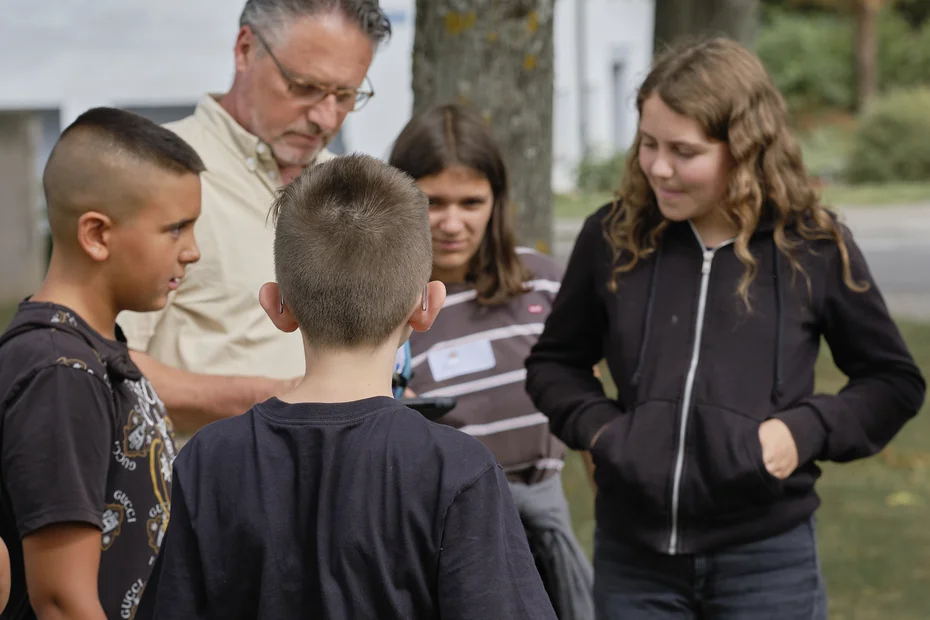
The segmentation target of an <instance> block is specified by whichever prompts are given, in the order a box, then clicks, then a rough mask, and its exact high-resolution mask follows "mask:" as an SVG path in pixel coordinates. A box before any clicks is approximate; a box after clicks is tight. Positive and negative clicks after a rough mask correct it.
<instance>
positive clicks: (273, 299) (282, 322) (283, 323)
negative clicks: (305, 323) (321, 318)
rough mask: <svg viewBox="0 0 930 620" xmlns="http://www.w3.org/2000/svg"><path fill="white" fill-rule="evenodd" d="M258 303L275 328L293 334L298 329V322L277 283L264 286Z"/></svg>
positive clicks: (259, 294)
mask: <svg viewBox="0 0 930 620" xmlns="http://www.w3.org/2000/svg"><path fill="white" fill-rule="evenodd" d="M258 301H259V303H261V305H262V308H264V310H265V314H267V315H268V318H269V319H271V322H272V323H274V326H275V327H277V328H278V329H280V330H281V331H282V332H292V331H294V330H296V329H297V327H298V325H297V320H296V319H295V318H294V315H292V314H291V311H290V310H288V308H287V304H286V303H285V301H284V299H283V298H282V297H281V289H279V288H278V284H277V283H276V282H268V283H266V284H264V285H263V286H262V288H261V289H260V290H259V291H258Z"/></svg>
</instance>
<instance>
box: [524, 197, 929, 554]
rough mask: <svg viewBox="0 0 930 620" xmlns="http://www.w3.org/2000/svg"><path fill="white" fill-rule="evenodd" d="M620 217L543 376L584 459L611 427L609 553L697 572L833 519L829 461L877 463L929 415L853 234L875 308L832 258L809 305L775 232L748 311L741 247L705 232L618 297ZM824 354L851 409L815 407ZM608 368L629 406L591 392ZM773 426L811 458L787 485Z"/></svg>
mask: <svg viewBox="0 0 930 620" xmlns="http://www.w3.org/2000/svg"><path fill="white" fill-rule="evenodd" d="M609 210H610V205H606V206H604V207H603V208H601V209H600V210H599V211H597V212H596V213H594V214H593V215H592V216H590V217H589V218H588V219H587V220H586V222H585V224H584V227H583V229H582V231H581V233H580V235H579V237H578V239H577V241H576V243H575V247H574V250H573V252H572V255H571V258H570V260H569V264H568V267H567V269H566V273H565V277H564V279H563V282H562V288H561V290H560V292H559V294H558V297H557V298H556V300H555V303H554V305H553V308H552V313H551V314H550V315H549V318H548V320H547V321H546V326H545V331H544V333H543V334H542V336H541V337H540V339H539V341H538V343H537V344H536V346H535V347H534V348H533V350H532V353H531V355H530V356H529V358H528V359H527V362H526V367H527V390H528V392H529V394H530V396H531V397H532V399H533V400H534V402H535V403H536V406H537V407H538V408H539V409H540V411H542V412H543V413H545V414H546V415H547V416H548V417H549V419H550V422H551V427H552V430H553V432H554V433H555V434H556V435H557V436H558V437H559V438H561V439H562V440H563V441H564V442H565V443H566V444H567V445H568V446H569V447H571V448H574V449H578V450H587V449H589V447H590V444H591V441H592V438H593V437H594V436H595V434H596V433H597V431H598V430H599V429H601V428H602V427H604V429H603V431H602V432H601V433H600V434H599V435H598V437H597V440H596V442H595V445H594V447H593V449H591V454H592V457H593V460H594V463H595V465H596V471H595V479H596V482H597V485H598V494H597V508H596V515H597V523H598V526H599V527H600V528H601V529H602V530H603V531H604V532H605V533H606V534H607V535H609V536H612V537H616V538H621V539H627V540H633V541H635V542H639V543H642V544H645V545H647V546H648V547H650V548H652V549H653V550H655V551H657V552H660V553H667V554H687V553H699V552H705V551H713V550H716V549H720V548H723V547H726V546H729V545H733V544H740V543H745V542H751V541H755V540H760V539H764V538H767V537H770V536H773V535H776V534H778V533H781V532H784V531H786V530H788V529H790V528H792V527H794V526H796V525H798V524H799V523H801V522H802V521H804V520H805V519H807V518H809V516H810V515H811V514H812V513H813V512H814V510H815V509H816V508H817V507H818V505H819V499H818V497H817V495H816V493H815V491H814V483H815V481H816V479H817V478H818V477H819V476H820V469H819V468H818V467H817V465H816V464H815V462H816V461H839V462H843V461H850V460H852V459H857V458H862V457H866V456H869V455H872V454H875V453H876V452H878V451H879V450H881V449H882V448H883V447H884V446H885V445H886V444H887V443H888V442H889V441H890V440H891V439H892V437H894V435H895V434H896V433H897V432H898V431H899V430H900V429H901V427H902V426H903V425H904V424H905V422H907V420H908V419H910V418H911V417H912V416H914V415H915V414H916V413H917V411H918V410H919V409H920V407H921V405H922V403H923V399H924V391H925V383H924V379H923V377H922V376H921V374H920V371H919V369H918V368H917V366H916V365H915V363H914V360H913V358H912V357H911V355H910V353H909V352H908V350H907V347H906V346H905V344H904V342H903V340H902V338H901V335H900V333H899V331H898V329H897V327H896V325H895V323H894V322H893V321H892V319H891V318H890V317H889V314H888V310H887V309H886V307H885V303H884V301H883V299H882V296H881V294H880V292H879V291H878V289H877V288H876V286H875V284H874V282H873V281H872V277H871V275H870V273H869V270H868V267H867V265H866V262H865V259H864V258H863V256H862V254H861V252H860V250H859V248H858V247H857V246H856V245H855V243H854V241H853V240H852V237H851V235H850V234H849V231H848V230H846V229H845V228H842V231H843V234H844V236H845V241H846V247H847V249H848V252H849V258H850V262H851V266H852V275H853V278H854V280H855V281H856V282H859V283H868V284H869V289H868V290H867V291H866V292H856V291H854V290H851V289H849V288H848V287H847V286H846V284H845V283H844V281H843V270H842V262H841V258H840V253H839V250H838V247H837V245H836V244H835V243H834V242H832V241H826V240H825V241H803V242H802V243H801V245H800V246H799V247H798V248H797V249H796V250H794V252H795V254H794V255H795V256H796V257H797V259H798V260H799V261H800V263H801V265H802V266H803V268H804V271H805V273H806V276H807V277H809V279H810V289H809V291H808V286H807V280H806V278H805V274H801V273H797V272H795V271H794V270H793V269H792V267H791V264H790V261H789V260H788V259H787V257H785V256H784V255H783V254H781V253H780V251H778V250H777V247H776V245H775V243H774V226H773V225H772V224H771V222H766V221H763V222H762V223H760V225H759V226H758V228H757V231H756V233H755V234H754V235H753V237H752V238H751V240H750V243H749V251H750V252H751V253H752V255H753V256H754V257H755V259H756V261H757V265H758V271H757V274H756V277H755V279H754V280H753V282H752V285H751V287H750V303H751V308H750V309H747V308H746V306H745V304H744V302H743V300H742V298H741V297H740V296H739V294H738V293H737V286H738V283H739V280H740V278H741V277H742V276H743V273H744V269H745V267H744V265H743V263H741V262H740V260H739V259H738V258H737V256H736V254H735V252H734V247H733V244H732V243H727V244H724V245H721V246H719V247H717V248H716V249H708V248H706V247H705V246H704V245H703V243H702V242H701V240H700V238H699V236H698V235H697V233H696V231H695V230H694V228H693V227H692V226H691V224H690V223H689V222H682V223H671V224H670V226H669V227H668V228H667V229H666V230H665V231H664V232H663V233H662V237H661V239H660V241H659V247H658V249H657V251H656V252H654V253H653V254H652V255H651V256H649V257H648V258H646V259H645V260H641V261H640V262H639V263H638V264H637V265H636V266H635V267H634V268H633V269H632V270H631V271H629V272H626V273H622V274H619V276H618V277H617V280H616V281H617V288H616V292H611V291H610V290H609V289H608V282H609V280H610V278H611V274H612V271H613V267H614V265H615V264H616V263H615V262H614V261H613V253H612V251H611V248H610V244H609V242H608V240H607V238H606V236H605V233H604V230H605V228H604V220H605V218H606V217H607V215H608V213H609ZM787 235H788V238H789V239H793V240H796V241H801V239H800V237H799V236H798V235H797V234H796V233H795V232H794V230H792V229H789V230H788V231H787ZM821 337H823V338H824V339H825V340H826V342H827V344H828V345H829V347H830V350H831V352H832V354H833V358H834V361H835V363H836V365H837V367H838V368H839V369H840V370H841V371H843V373H844V374H846V375H847V376H848V377H849V382H848V383H847V385H846V386H845V387H844V388H843V389H842V390H841V391H840V392H839V394H837V395H827V394H815V393H814V365H815V362H816V360H817V356H818V352H819V347H820V342H821ZM604 358H606V360H607V363H608V366H609V368H610V373H611V376H612V377H613V380H614V382H615V383H616V385H617V389H618V397H617V400H612V399H610V398H608V397H607V396H605V394H604V391H603V389H602V387H601V383H600V382H599V381H598V380H597V379H596V378H595V377H593V376H592V374H591V367H592V366H593V365H594V364H596V363H598V361H600V360H601V359H604ZM770 418H777V419H780V420H782V421H783V422H784V423H785V424H786V425H787V426H788V428H789V429H790V430H791V433H792V435H793V436H794V439H795V442H796V444H797V447H798V454H799V466H798V468H797V470H796V471H795V472H794V473H793V474H792V475H791V476H790V477H789V478H787V479H786V480H783V481H782V480H778V479H776V478H775V477H773V476H772V475H771V474H769V473H768V471H767V470H766V468H765V465H764V464H763V462H762V449H761V444H760V441H759V437H758V429H759V425H760V424H761V423H762V422H763V421H765V420H767V419H770ZM607 423H609V425H607V426H605V424H607Z"/></svg>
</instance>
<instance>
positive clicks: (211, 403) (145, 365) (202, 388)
mask: <svg viewBox="0 0 930 620" xmlns="http://www.w3.org/2000/svg"><path fill="white" fill-rule="evenodd" d="M130 355H131V357H132V361H133V362H135V364H136V366H138V367H139V369H140V370H141V371H142V374H144V375H145V376H146V378H147V379H148V380H149V381H150V382H151V383H152V385H153V386H154V387H155V391H156V392H157V393H158V396H159V398H161V399H162V401H163V402H164V403H165V408H167V409H168V413H169V415H170V416H171V421H172V422H173V423H174V424H175V427H176V428H177V430H179V431H181V432H193V431H196V430H198V429H200V428H202V427H204V426H206V425H207V424H209V423H210V422H215V421H216V420H220V419H222V418H228V417H232V416H235V415H239V414H241V413H245V412H246V411H248V410H249V409H251V408H252V406H253V405H255V404H256V403H260V402H262V401H265V400H267V399H269V398H271V397H272V396H275V395H279V394H284V393H286V392H289V391H290V390H291V389H293V388H294V387H295V386H296V385H297V383H298V382H299V381H300V378H294V379H271V378H268V377H248V376H229V375H207V374H200V373H193V372H187V371H185V370H179V369H177V368H174V367H172V366H168V365H167V364H163V363H161V362H159V361H158V360H156V359H155V358H154V357H152V356H150V355H148V354H146V353H142V352H140V351H131V352H130Z"/></svg>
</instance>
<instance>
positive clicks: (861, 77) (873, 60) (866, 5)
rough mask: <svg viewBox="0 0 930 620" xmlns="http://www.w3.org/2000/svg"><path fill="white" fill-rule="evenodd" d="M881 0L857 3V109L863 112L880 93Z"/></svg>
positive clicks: (866, 0)
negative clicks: (879, 22) (879, 19)
mask: <svg viewBox="0 0 930 620" xmlns="http://www.w3.org/2000/svg"><path fill="white" fill-rule="evenodd" d="M880 8H881V1H880V0H858V1H857V2H856V81H857V86H858V93H857V94H858V97H857V104H858V105H857V107H858V109H859V110H863V109H864V108H865V106H866V104H868V102H869V101H870V100H871V99H872V97H873V96H874V95H875V93H876V92H877V91H878V23H877V22H878V12H879V9H880Z"/></svg>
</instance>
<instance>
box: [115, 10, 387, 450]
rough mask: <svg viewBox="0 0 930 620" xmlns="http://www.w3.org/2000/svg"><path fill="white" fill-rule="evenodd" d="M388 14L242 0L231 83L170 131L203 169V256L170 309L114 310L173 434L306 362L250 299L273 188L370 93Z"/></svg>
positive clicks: (276, 383)
mask: <svg viewBox="0 0 930 620" xmlns="http://www.w3.org/2000/svg"><path fill="white" fill-rule="evenodd" d="M390 31H391V27H390V23H389V21H388V19H387V17H386V16H385V14H384V13H383V12H382V11H381V9H380V8H379V6H378V2H377V0H248V1H247V2H246V4H245V8H244V9H243V11H242V16H241V18H240V27H239V34H238V37H237V38H236V44H235V48H234V54H235V69H236V72H235V77H234V79H233V83H232V86H231V87H230V89H229V91H228V92H227V93H225V94H222V95H215V94H207V95H204V97H203V98H202V99H201V101H200V102H199V104H198V105H197V108H196V110H195V111H194V114H193V115H192V116H190V117H188V118H185V119H183V120H181V121H178V122H177V123H172V124H170V125H168V127H169V128H170V129H172V130H174V131H175V132H176V133H178V134H179V135H180V136H181V137H183V138H184V139H185V140H187V141H188V142H189V143H190V144H191V145H192V146H193V147H194V148H195V149H196V150H197V152H198V154H199V155H200V157H201V158H202V159H203V161H204V162H205V164H206V166H207V171H206V172H205V173H203V175H202V179H203V180H202V187H203V190H202V197H203V206H202V215H201V217H200V220H199V221H198V222H197V224H196V226H195V229H194V231H195V235H196V238H197V242H198V244H199V246H200V251H201V256H202V258H201V260H200V262H199V263H197V264H196V265H193V266H191V267H188V270H187V273H186V275H185V277H184V278H183V279H181V280H180V281H172V282H171V283H167V282H166V286H171V287H176V290H175V291H174V292H173V294H172V297H171V299H170V302H169V304H168V306H167V307H166V308H165V309H164V310H162V311H160V312H156V313H146V314H135V313H124V314H122V315H120V317H119V325H120V326H121V328H122V330H123V333H124V334H125V336H126V339H127V342H128V345H129V347H130V349H131V351H132V357H133V360H135V361H136V363H137V364H138V365H139V367H140V368H141V369H142V371H143V372H144V373H145V374H146V376H147V377H148V378H149V379H150V380H151V382H152V383H153V384H154V386H155V388H156V390H157V392H158V394H159V396H160V397H161V398H162V399H163V400H164V402H165V405H166V406H167V408H168V411H169V412H170V414H171V417H172V420H173V421H174V423H175V424H176V426H177V430H178V431H180V432H181V433H189V432H192V431H195V430H197V429H198V428H200V427H201V426H203V425H204V424H207V423H209V422H211V421H213V420H216V419H219V418H223V417H227V416H231V415H237V414H239V413H242V412H243V411H246V410H247V409H248V408H250V407H251V406H252V405H253V404H255V403H256V402H261V401H263V400H265V399H267V398H269V397H271V396H274V395H276V394H281V393H283V392H286V391H287V390H288V389H289V388H290V387H291V386H292V385H294V384H295V382H296V381H297V377H298V376H299V375H301V374H302V372H303V368H304V366H303V364H304V359H303V355H304V354H303V345H302V342H301V340H300V336H299V333H297V332H295V333H291V334H284V333H282V332H280V331H278V330H277V329H276V328H275V327H274V325H273V324H272V323H271V321H269V320H268V318H267V317H266V316H265V314H264V311H263V310H262V308H261V306H260V305H259V302H258V290H259V288H260V287H261V285H262V284H264V283H265V282H268V281H273V280H274V260H273V242H274V230H273V227H272V225H271V224H272V223H271V222H270V221H269V219H268V212H269V208H270V206H271V204H272V201H273V200H274V196H275V192H276V191H277V190H278V189H279V188H280V187H282V186H283V185H284V184H286V183H288V182H289V181H291V180H292V179H293V178H294V177H296V176H297V175H299V174H300V172H301V171H302V170H303V169H304V168H306V167H307V166H311V165H314V164H317V163H320V162H323V161H326V160H328V159H331V158H332V157H333V155H332V154H331V153H330V152H329V151H327V150H326V146H327V145H328V144H329V142H330V141H331V140H332V139H333V137H334V136H335V135H336V134H337V133H338V131H339V128H340V127H341V126H342V123H343V121H344V120H345V118H346V115H348V114H349V113H350V112H352V111H354V110H358V109H360V108H361V107H362V106H363V105H365V103H366V102H367V101H368V100H369V99H370V98H371V97H372V96H373V95H374V92H373V89H372V86H371V83H370V81H369V80H368V78H367V73H368V69H369V66H370V65H371V61H372V59H373V56H374V53H375V51H376V50H377V48H378V46H379V45H380V44H381V43H383V42H384V41H385V40H386V39H387V38H388V37H389V36H390Z"/></svg>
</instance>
